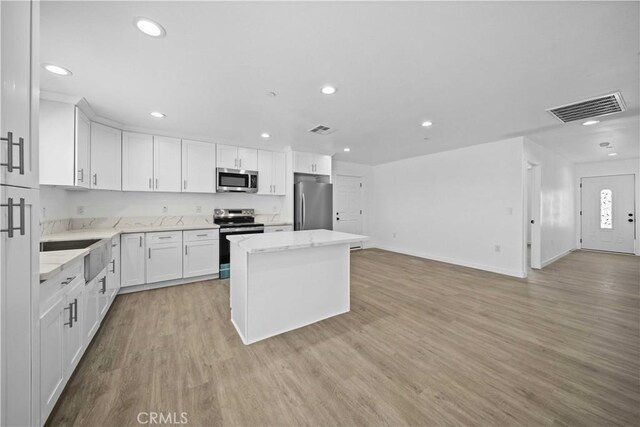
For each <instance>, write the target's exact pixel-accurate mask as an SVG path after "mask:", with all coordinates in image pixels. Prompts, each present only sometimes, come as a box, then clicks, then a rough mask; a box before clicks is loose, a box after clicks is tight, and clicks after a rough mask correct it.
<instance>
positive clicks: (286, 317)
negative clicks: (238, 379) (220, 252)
mask: <svg viewBox="0 0 640 427" xmlns="http://www.w3.org/2000/svg"><path fill="white" fill-rule="evenodd" d="M228 239H229V241H230V242H231V244H230V245H229V246H230V250H231V288H230V299H231V321H232V322H233V325H234V326H235V328H236V330H237V331H238V334H239V335H240V338H241V339H242V342H243V343H244V344H252V343H254V342H256V341H260V340H263V339H265V338H269V337H272V336H274V335H278V334H281V333H283V332H287V331H291V330H293V329H297V328H300V327H302V326H306V325H309V324H311V323H315V322H318V321H320V320H323V319H326V318H328V317H332V316H336V315H338V314H342V313H346V312H348V311H349V307H350V303H349V297H350V293H349V262H350V260H349V258H350V249H349V244H350V243H351V242H356V241H365V240H368V238H367V237H366V236H359V235H354V234H347V233H340V232H335V231H328V230H313V231H292V232H281V233H269V234H249V235H236V236H229V237H228Z"/></svg>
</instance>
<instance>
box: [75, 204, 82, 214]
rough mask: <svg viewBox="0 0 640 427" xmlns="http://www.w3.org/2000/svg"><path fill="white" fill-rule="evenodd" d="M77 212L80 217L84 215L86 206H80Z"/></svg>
mask: <svg viewBox="0 0 640 427" xmlns="http://www.w3.org/2000/svg"><path fill="white" fill-rule="evenodd" d="M76 212H77V213H78V215H84V206H78V208H77V209H76Z"/></svg>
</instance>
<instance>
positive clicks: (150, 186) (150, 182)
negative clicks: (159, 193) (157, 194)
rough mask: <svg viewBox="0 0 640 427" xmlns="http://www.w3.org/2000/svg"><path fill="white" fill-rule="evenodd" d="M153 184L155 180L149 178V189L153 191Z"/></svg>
mask: <svg viewBox="0 0 640 427" xmlns="http://www.w3.org/2000/svg"><path fill="white" fill-rule="evenodd" d="M152 182H153V180H152V179H151V178H149V188H150V189H153V186H152V185H153V184H152Z"/></svg>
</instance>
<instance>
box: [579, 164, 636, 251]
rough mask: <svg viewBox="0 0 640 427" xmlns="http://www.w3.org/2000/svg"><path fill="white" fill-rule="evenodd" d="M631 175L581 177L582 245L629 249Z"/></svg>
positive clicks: (632, 203)
mask: <svg viewBox="0 0 640 427" xmlns="http://www.w3.org/2000/svg"><path fill="white" fill-rule="evenodd" d="M634 182H635V176H634V175H615V176H599V177H590V178H582V181H581V185H582V247H583V248H584V249H596V250H600V251H611V252H626V253H633V245H634V239H635V220H636V217H635V208H634V206H635V189H634V186H635V185H634Z"/></svg>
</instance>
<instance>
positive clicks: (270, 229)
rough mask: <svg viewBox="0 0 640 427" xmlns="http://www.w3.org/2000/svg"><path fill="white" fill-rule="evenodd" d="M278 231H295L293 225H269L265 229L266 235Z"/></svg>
mask: <svg viewBox="0 0 640 427" xmlns="http://www.w3.org/2000/svg"><path fill="white" fill-rule="evenodd" d="M278 231H293V225H269V226H266V227H265V228H264V232H265V233H275V232H278Z"/></svg>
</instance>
